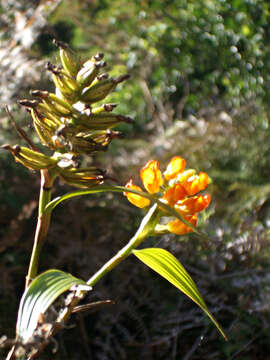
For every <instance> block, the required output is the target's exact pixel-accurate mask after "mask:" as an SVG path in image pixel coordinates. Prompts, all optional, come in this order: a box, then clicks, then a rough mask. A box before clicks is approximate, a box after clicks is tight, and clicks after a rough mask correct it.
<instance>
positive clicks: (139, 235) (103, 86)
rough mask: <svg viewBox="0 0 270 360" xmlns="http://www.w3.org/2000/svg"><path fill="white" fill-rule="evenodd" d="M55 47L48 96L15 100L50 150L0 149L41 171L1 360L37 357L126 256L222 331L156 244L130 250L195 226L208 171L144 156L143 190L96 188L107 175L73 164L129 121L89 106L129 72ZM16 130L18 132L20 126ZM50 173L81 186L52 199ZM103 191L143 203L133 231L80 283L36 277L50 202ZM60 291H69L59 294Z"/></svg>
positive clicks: (106, 107)
mask: <svg viewBox="0 0 270 360" xmlns="http://www.w3.org/2000/svg"><path fill="white" fill-rule="evenodd" d="M57 45H58V46H59V47H60V58H61V62H62V67H58V66H56V65H52V64H50V63H48V65H47V69H48V70H49V71H50V72H51V73H52V78H53V81H54V84H55V86H56V89H55V93H50V92H48V91H44V90H33V91H31V94H32V95H33V96H34V97H36V98H37V100H21V101H20V104H21V105H23V106H25V107H26V109H27V110H28V111H29V112H30V113H31V116H32V119H33V123H34V127H35V130H36V132H37V134H38V136H39V138H40V141H41V143H42V144H43V145H44V146H46V147H48V148H49V149H50V150H51V152H52V153H51V155H46V154H43V153H42V152H40V151H39V150H38V149H37V148H36V147H35V145H33V144H32V142H31V141H30V140H29V139H28V138H27V136H26V135H25V134H24V135H23V137H24V138H25V139H26V140H27V141H28V143H29V145H30V147H31V148H27V147H24V146H18V145H15V146H10V145H4V146H3V148H4V149H6V150H9V151H10V152H11V153H12V155H13V156H14V158H15V160H16V161H18V162H20V163H21V164H23V165H24V166H26V167H27V168H29V169H31V170H40V172H41V187H40V198H39V215H38V222H37V227H36V233H35V240H34V245H33V249H32V255H31V259H30V264H29V268H28V274H27V276H26V290H25V292H24V295H23V297H22V299H21V302H20V308H19V312H18V320H17V330H16V339H15V340H14V341H12V343H13V344H14V347H13V348H12V350H11V351H10V353H9V355H8V357H7V360H13V359H16V358H20V359H27V360H30V359H33V358H36V357H37V356H38V354H39V353H40V352H41V351H42V350H43V348H44V347H45V346H46V345H47V343H48V341H49V339H50V338H51V337H52V336H53V335H54V333H55V332H56V331H58V330H59V329H61V328H62V327H63V324H64V322H65V321H66V320H67V319H68V317H69V316H70V315H71V313H72V312H73V311H74V307H75V306H76V305H77V303H78V302H79V301H80V300H81V299H82V298H83V297H84V295H85V293H86V292H87V291H89V290H91V289H92V287H93V286H95V284H96V283H97V282H98V281H99V280H100V279H101V278H102V277H103V276H104V275H106V274H107V273H108V272H109V271H111V270H112V269H113V268H114V267H115V266H117V265H118V264H119V263H120V262H121V261H123V260H124V259H126V258H127V257H128V256H129V255H131V254H134V255H135V256H137V258H139V259H140V260H141V261H143V262H144V263H145V264H146V265H148V266H149V267H150V268H152V269H153V270H155V271H156V272H157V273H159V274H160V275H161V276H163V277H164V278H166V279H167V280H168V281H170V282H171V283H172V284H173V285H174V286H176V287H177V288H178V289H179V290H181V291H182V292H184V293H185V294H186V295H188V296H189V297H190V298H191V299H192V300H193V301H194V302H195V303H196V304H197V305H198V306H200V307H201V308H202V309H203V310H204V311H205V313H206V314H207V315H208V316H209V317H210V319H211V320H212V321H213V322H214V323H215V325H216V326H217V327H218V329H219V330H220V332H221V333H222V334H223V335H224V336H225V334H224V332H223V331H222V329H221V328H220V327H219V325H218V324H217V322H216V321H215V319H214V318H213V316H212V315H211V314H210V312H209V311H208V309H207V306H206V304H205V303H204V301H203V299H202V298H201V296H200V294H199V292H198V290H197V288H196V285H195V284H194V283H193V281H192V279H191V278H190V276H189V275H188V273H187V272H186V271H185V269H184V268H183V266H182V265H181V264H180V263H179V261H178V260H177V259H176V258H175V257H174V256H173V255H172V254H170V253H169V252H167V251H166V250H163V249H158V248H153V249H151V248H150V249H141V250H137V248H138V246H139V245H140V244H141V243H142V242H143V241H145V240H146V238H147V237H149V236H151V235H158V234H163V233H166V232H171V233H175V234H178V235H182V234H186V233H188V232H191V231H195V230H196V229H195V227H196V224H197V214H198V213H199V212H200V211H202V210H204V209H205V208H206V207H207V206H208V205H209V203H210V195H208V194H205V195H202V194H201V191H203V190H205V189H206V187H207V185H208V184H209V182H210V180H209V177H208V175H207V174H206V173H202V172H201V173H199V174H198V175H197V174H196V172H195V170H191V169H188V170H185V165H186V163H185V160H184V159H182V158H181V157H179V156H176V157H174V158H172V159H171V161H170V162H169V164H168V166H167V169H166V170H165V171H164V172H163V173H162V172H161V171H160V169H159V164H158V161H154V160H151V161H149V162H148V163H147V164H146V165H145V166H144V167H143V168H142V170H141V172H140V177H141V180H142V182H143V185H144V187H145V189H146V191H147V192H146V193H145V192H143V191H142V189H141V188H140V187H139V186H136V185H134V184H133V182H132V180H130V181H129V182H128V184H127V185H126V187H122V186H112V185H102V183H103V182H104V180H105V179H106V172H105V171H103V170H101V169H98V168H96V167H94V166H93V167H87V168H84V167H80V157H81V156H82V155H88V154H92V153H93V152H97V151H103V150H106V149H107V147H108V145H109V144H110V142H111V141H112V140H113V139H114V138H118V137H119V136H120V133H119V132H118V131H114V130H111V128H113V127H115V126H116V125H118V124H119V123H120V122H127V123H130V122H132V121H131V119H130V118H129V117H126V116H123V115H120V114H115V113H113V110H114V108H115V107H116V105H115V104H102V105H100V104H98V105H96V106H94V104H95V103H96V102H100V101H102V100H104V99H105V98H106V96H107V95H108V94H109V93H110V92H111V91H113V90H114V89H115V87H116V86H117V84H119V83H121V82H122V81H124V80H125V79H127V78H128V75H123V76H120V77H118V78H110V77H109V76H108V74H106V73H105V74H100V70H101V69H102V68H103V67H104V66H106V63H105V62H104V61H103V60H102V59H103V54H100V53H99V54H97V55H95V56H93V57H92V58H91V59H90V60H88V61H86V62H85V63H82V62H81V61H80V59H78V58H77V56H76V55H75V54H74V53H73V52H72V51H71V50H70V49H69V48H68V47H67V46H66V45H65V44H63V43H59V42H57ZM19 132H20V133H21V134H23V132H22V131H21V130H19ZM57 177H59V178H61V179H62V180H63V181H64V182H66V183H68V184H69V185H71V186H74V187H78V188H84V189H85V190H83V191H81V190H80V191H75V192H72V193H68V194H65V195H63V196H60V197H58V198H55V199H54V200H51V194H52V187H53V183H54V180H55V178H57ZM102 191H117V192H124V194H125V195H126V196H127V198H128V200H129V201H130V202H131V203H132V204H134V205H136V206H138V207H140V208H148V209H147V210H148V212H147V214H146V216H145V217H144V219H143V220H142V222H141V224H140V226H139V229H138V230H137V232H136V233H135V235H134V236H133V237H132V238H131V239H130V240H129V241H128V243H127V244H126V245H125V246H124V247H123V248H122V249H121V250H120V251H119V252H118V253H117V254H116V255H115V256H114V257H112V258H111V259H110V260H109V261H108V262H107V263H105V264H104V265H103V266H102V267H101V269H99V270H98V271H97V272H96V273H95V274H94V275H93V276H92V277H91V278H90V279H89V280H88V281H87V282H85V281H83V280H80V279H77V278H75V277H73V276H72V275H71V274H67V273H64V272H63V271H60V270H55V269H53V270H48V271H47V272H45V273H43V274H40V275H39V276H37V273H38V261H39V257H40V252H41V248H42V244H43V242H44V239H45V237H46V235H47V232H48V229H49V225H50V217H51V213H52V210H53V209H54V207H55V206H56V205H57V204H59V203H60V202H62V201H63V200H66V199H68V198H71V197H74V196H79V195H82V194H91V193H95V192H102ZM151 203H152V206H151V207H150V204H151ZM153 203H154V204H153ZM196 231H197V230H196ZM197 232H198V231H197ZM33 280H34V281H33ZM67 291H69V292H70V293H69V294H68V295H67V296H66V292H67ZM61 295H63V296H62V297H61ZM57 298H58V299H59V298H60V305H59V306H58V310H57V311H55V310H54V311H50V310H51V305H52V304H53V303H54V305H55V300H56V299H57ZM0 343H1V342H0Z"/></svg>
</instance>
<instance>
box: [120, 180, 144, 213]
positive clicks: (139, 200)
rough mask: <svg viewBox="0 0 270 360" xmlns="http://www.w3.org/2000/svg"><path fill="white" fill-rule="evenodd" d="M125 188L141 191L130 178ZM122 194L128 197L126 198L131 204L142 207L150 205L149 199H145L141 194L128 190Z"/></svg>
mask: <svg viewBox="0 0 270 360" xmlns="http://www.w3.org/2000/svg"><path fill="white" fill-rule="evenodd" d="M125 187H126V188H127V189H131V190H136V191H142V189H141V188H140V187H139V186H136V185H134V184H133V181H132V180H129V182H128V183H127V184H126V185H125ZM124 195H125V196H126V197H127V198H128V200H129V201H130V202H131V204H133V205H135V206H137V207H139V208H144V207H146V206H149V205H150V200H149V199H146V198H145V197H143V196H140V195H137V194H132V193H129V192H124Z"/></svg>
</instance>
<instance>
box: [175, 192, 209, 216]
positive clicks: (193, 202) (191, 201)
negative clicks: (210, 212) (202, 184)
mask: <svg viewBox="0 0 270 360" xmlns="http://www.w3.org/2000/svg"><path fill="white" fill-rule="evenodd" d="M210 201H211V196H210V195H209V194H206V195H204V196H203V195H198V196H192V197H189V198H186V199H185V200H182V201H180V202H179V203H178V204H176V205H175V210H176V211H178V212H179V214H181V215H183V214H189V215H193V214H196V213H198V212H200V211H202V210H204V209H205V208H207V206H208V205H209V204H210Z"/></svg>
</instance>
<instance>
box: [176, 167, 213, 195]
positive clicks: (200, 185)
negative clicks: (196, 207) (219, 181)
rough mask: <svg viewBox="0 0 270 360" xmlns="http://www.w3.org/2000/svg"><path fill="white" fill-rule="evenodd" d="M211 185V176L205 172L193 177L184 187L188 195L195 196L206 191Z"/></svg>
mask: <svg viewBox="0 0 270 360" xmlns="http://www.w3.org/2000/svg"><path fill="white" fill-rule="evenodd" d="M209 183H210V178H209V176H208V175H207V174H206V173H204V172H200V173H199V175H194V176H191V177H190V178H189V179H187V181H185V182H184V183H183V184H182V185H183V186H184V188H185V190H186V192H187V193H188V195H195V194H197V193H198V192H199V191H201V190H204V189H205V188H206V187H207V185H208V184H209Z"/></svg>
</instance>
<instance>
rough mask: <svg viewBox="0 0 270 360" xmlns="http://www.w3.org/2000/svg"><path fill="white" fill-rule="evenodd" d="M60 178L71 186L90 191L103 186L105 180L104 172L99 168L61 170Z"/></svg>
mask: <svg viewBox="0 0 270 360" xmlns="http://www.w3.org/2000/svg"><path fill="white" fill-rule="evenodd" d="M59 176H60V178H61V179H62V180H63V181H64V182H66V183H67V184H69V185H71V186H75V187H78V188H83V189H89V188H91V187H93V186H95V185H99V184H102V183H103V182H104V179H105V175H104V172H103V171H102V170H100V169H98V168H94V167H93V168H81V169H76V168H71V169H60V168H59Z"/></svg>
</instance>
